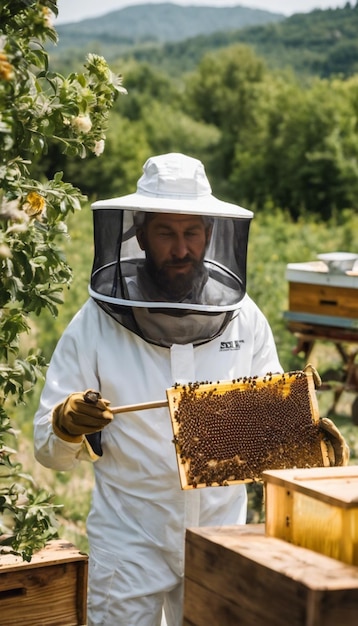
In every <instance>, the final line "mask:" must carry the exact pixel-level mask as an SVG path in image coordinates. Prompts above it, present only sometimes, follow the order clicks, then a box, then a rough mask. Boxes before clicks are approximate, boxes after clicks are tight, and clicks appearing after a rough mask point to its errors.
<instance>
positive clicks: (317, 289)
mask: <svg viewBox="0 0 358 626" xmlns="http://www.w3.org/2000/svg"><path fill="white" fill-rule="evenodd" d="M289 309H290V311H296V312H300V311H301V312H306V313H314V314H317V315H318V314H321V315H329V316H334V317H344V318H345V317H348V318H353V319H356V318H357V317H358V297H357V290H356V289H350V288H349V287H332V286H330V285H309V284H307V283H292V282H291V283H289Z"/></svg>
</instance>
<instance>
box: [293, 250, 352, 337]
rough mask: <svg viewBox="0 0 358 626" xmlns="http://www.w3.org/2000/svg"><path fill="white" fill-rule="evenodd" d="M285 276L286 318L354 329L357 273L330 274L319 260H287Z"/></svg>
mask: <svg viewBox="0 0 358 626" xmlns="http://www.w3.org/2000/svg"><path fill="white" fill-rule="evenodd" d="M286 279H287V280H288V286H289V310H288V311H285V314H284V316H285V318H286V319H288V320H290V321H293V322H294V321H301V322H308V323H312V324H326V325H331V326H338V327H342V328H357V324H358V322H357V320H358V272H356V271H355V272H353V271H349V272H345V273H342V274H333V273H330V272H328V271H327V267H326V265H325V264H324V263H323V262H322V261H313V262H309V263H289V264H288V265H287V267H286Z"/></svg>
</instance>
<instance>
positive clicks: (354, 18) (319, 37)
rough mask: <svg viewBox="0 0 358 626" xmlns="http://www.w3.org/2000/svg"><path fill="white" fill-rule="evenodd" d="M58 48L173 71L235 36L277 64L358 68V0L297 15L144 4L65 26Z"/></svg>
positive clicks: (309, 69) (324, 71)
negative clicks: (94, 53) (139, 62)
mask: <svg viewBox="0 0 358 626" xmlns="http://www.w3.org/2000/svg"><path fill="white" fill-rule="evenodd" d="M57 31H58V34H59V37H60V41H59V44H58V46H57V48H55V49H53V50H52V52H51V54H52V56H53V57H54V60H55V62H56V59H58V60H60V59H61V62H62V63H64V62H66V60H67V63H68V64H70V63H71V58H73V56H74V53H75V52H76V51H81V54H82V55H83V52H86V51H92V52H97V53H98V54H102V55H103V56H105V58H106V59H107V60H109V61H110V60H113V59H116V58H119V57H126V56H130V57H133V58H136V59H137V60H139V61H146V62H148V63H150V64H152V65H153V66H155V67H158V68H161V69H163V70H165V71H167V72H170V73H172V72H173V71H175V72H176V73H181V72H186V71H190V70H192V69H193V68H194V67H195V66H196V65H197V64H198V62H199V61H200V59H201V58H202V56H203V55H204V54H205V53H206V52H208V51H213V50H215V49H219V48H223V47H226V46H229V45H231V44H234V43H239V42H240V43H245V44H248V45H250V46H252V47H253V48H254V49H255V51H256V52H257V54H259V55H260V56H262V57H264V58H265V59H266V61H267V63H268V64H269V65H270V66H271V67H278V68H282V67H287V66H289V67H292V68H293V69H294V71H295V72H297V73H301V74H314V75H318V76H321V77H328V76H332V75H341V76H344V77H347V76H352V75H353V74H355V73H357V72H358V39H357V32H358V1H357V2H356V5H355V6H353V4H352V3H350V2H347V4H346V6H345V7H344V8H342V9H328V10H321V9H317V10H315V11H312V12H310V13H297V14H295V15H292V16H291V17H288V18H284V16H282V15H280V14H275V13H269V12H267V11H260V10H254V9H247V8H244V7H241V6H237V7H231V8H230V7H222V8H221V7H219V8H218V7H184V6H178V5H174V4H170V3H166V4H155V5H145V4H144V5H137V6H132V7H127V8H126V9H122V10H119V11H115V12H112V13H109V14H108V15H105V16H103V17H101V18H97V19H96V20H94V19H91V20H83V21H82V22H79V23H76V24H66V25H62V26H59V27H58V28H57Z"/></svg>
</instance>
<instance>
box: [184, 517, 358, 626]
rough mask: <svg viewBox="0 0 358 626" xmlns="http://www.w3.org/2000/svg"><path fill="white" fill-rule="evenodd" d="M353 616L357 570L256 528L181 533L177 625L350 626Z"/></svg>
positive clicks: (354, 620)
mask: <svg viewBox="0 0 358 626" xmlns="http://www.w3.org/2000/svg"><path fill="white" fill-rule="evenodd" d="M357 615H358V568H357V567H354V566H352V565H346V564H345V563H342V562H340V561H337V560H335V559H331V558H329V557H326V556H323V555H321V554H317V553H315V552H313V551H311V550H307V549H305V548H300V547H298V546H295V545H292V544H289V543H287V542H285V541H282V540H280V539H276V538H275V537H267V536H265V532H264V525H263V524H254V525H248V526H224V527H220V528H215V527H211V528H195V529H189V530H188V531H187V534H186V553H185V579H184V620H183V626H208V624H210V626H238V624H240V626H287V625H288V624H289V625H290V626H338V625H339V626H340V625H341V624H344V626H356V624H357Z"/></svg>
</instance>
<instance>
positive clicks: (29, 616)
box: [0, 541, 88, 626]
mask: <svg viewBox="0 0 358 626" xmlns="http://www.w3.org/2000/svg"><path fill="white" fill-rule="evenodd" d="M87 573H88V557H87V555H85V554H83V553H81V552H80V551H79V550H78V549H77V548H75V547H74V546H73V545H72V544H70V543H67V542H64V541H51V542H49V544H48V545H47V546H46V547H45V548H43V549H42V550H40V551H38V552H37V553H36V554H34V556H33V558H32V560H31V561H30V563H28V562H25V561H23V560H22V558H21V557H16V556H13V555H2V556H0V626H19V625H20V624H21V625H23V626H84V625H85V624H86V623H87Z"/></svg>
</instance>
